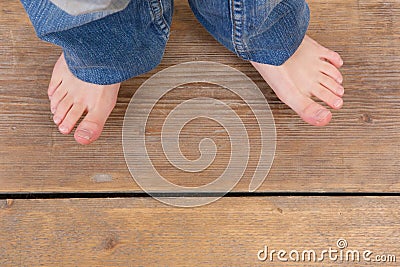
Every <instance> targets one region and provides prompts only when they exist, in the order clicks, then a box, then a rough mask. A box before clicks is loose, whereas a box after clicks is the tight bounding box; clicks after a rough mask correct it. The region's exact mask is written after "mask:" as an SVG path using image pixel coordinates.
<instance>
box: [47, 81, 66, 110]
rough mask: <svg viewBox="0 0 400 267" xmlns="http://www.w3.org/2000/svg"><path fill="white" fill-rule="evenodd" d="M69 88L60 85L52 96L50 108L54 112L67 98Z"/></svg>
mask: <svg viewBox="0 0 400 267" xmlns="http://www.w3.org/2000/svg"><path fill="white" fill-rule="evenodd" d="M67 92H68V91H67V89H66V88H65V87H64V86H59V87H58V88H57V90H56V91H55V92H54V94H53V95H52V96H51V99H50V109H51V112H52V113H53V114H54V113H55V112H56V110H57V107H58V105H59V104H60V102H61V101H62V100H63V99H64V98H65V96H66V95H67Z"/></svg>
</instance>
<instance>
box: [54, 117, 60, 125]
mask: <svg viewBox="0 0 400 267" xmlns="http://www.w3.org/2000/svg"><path fill="white" fill-rule="evenodd" d="M53 121H54V122H55V123H56V124H59V123H60V122H61V119H60V118H59V117H54V118H53Z"/></svg>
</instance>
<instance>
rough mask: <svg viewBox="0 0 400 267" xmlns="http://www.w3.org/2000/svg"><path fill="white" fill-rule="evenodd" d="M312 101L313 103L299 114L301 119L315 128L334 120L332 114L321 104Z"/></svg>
mask: <svg viewBox="0 0 400 267" xmlns="http://www.w3.org/2000/svg"><path fill="white" fill-rule="evenodd" d="M310 100H311V99H310ZM311 101H312V103H311V104H310V105H308V106H307V107H306V108H305V109H304V110H303V111H302V112H300V113H299V115H300V117H301V118H302V119H303V120H304V121H305V122H307V123H309V124H311V125H314V126H325V125H327V124H328V123H329V122H330V121H331V119H332V113H331V112H330V111H329V110H328V109H326V108H324V107H323V106H321V105H320V104H318V103H316V102H314V101H313V100H311Z"/></svg>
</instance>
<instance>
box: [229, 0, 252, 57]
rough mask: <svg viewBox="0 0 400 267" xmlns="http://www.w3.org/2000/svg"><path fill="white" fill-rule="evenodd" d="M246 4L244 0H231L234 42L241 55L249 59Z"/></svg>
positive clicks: (236, 50)
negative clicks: (245, 27) (245, 33)
mask: <svg viewBox="0 0 400 267" xmlns="http://www.w3.org/2000/svg"><path fill="white" fill-rule="evenodd" d="M243 6H244V4H243V0H231V20H232V43H233V47H234V49H235V52H236V53H237V54H238V56H239V57H242V58H243V59H248V58H249V55H248V51H247V45H246V42H245V41H244V38H243V34H244V32H245V30H244V25H245V24H244V19H245V12H244V7H243Z"/></svg>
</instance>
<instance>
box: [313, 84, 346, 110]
mask: <svg viewBox="0 0 400 267" xmlns="http://www.w3.org/2000/svg"><path fill="white" fill-rule="evenodd" d="M312 94H313V95H314V96H315V97H317V98H319V99H320V100H322V101H324V102H325V103H326V104H327V105H329V106H330V107H331V108H333V109H340V108H342V106H343V99H342V98H340V97H338V96H337V95H335V94H334V93H332V92H331V91H330V90H329V89H328V88H326V87H324V86H322V85H321V84H318V85H317V86H315V88H314V90H313V91H312Z"/></svg>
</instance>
